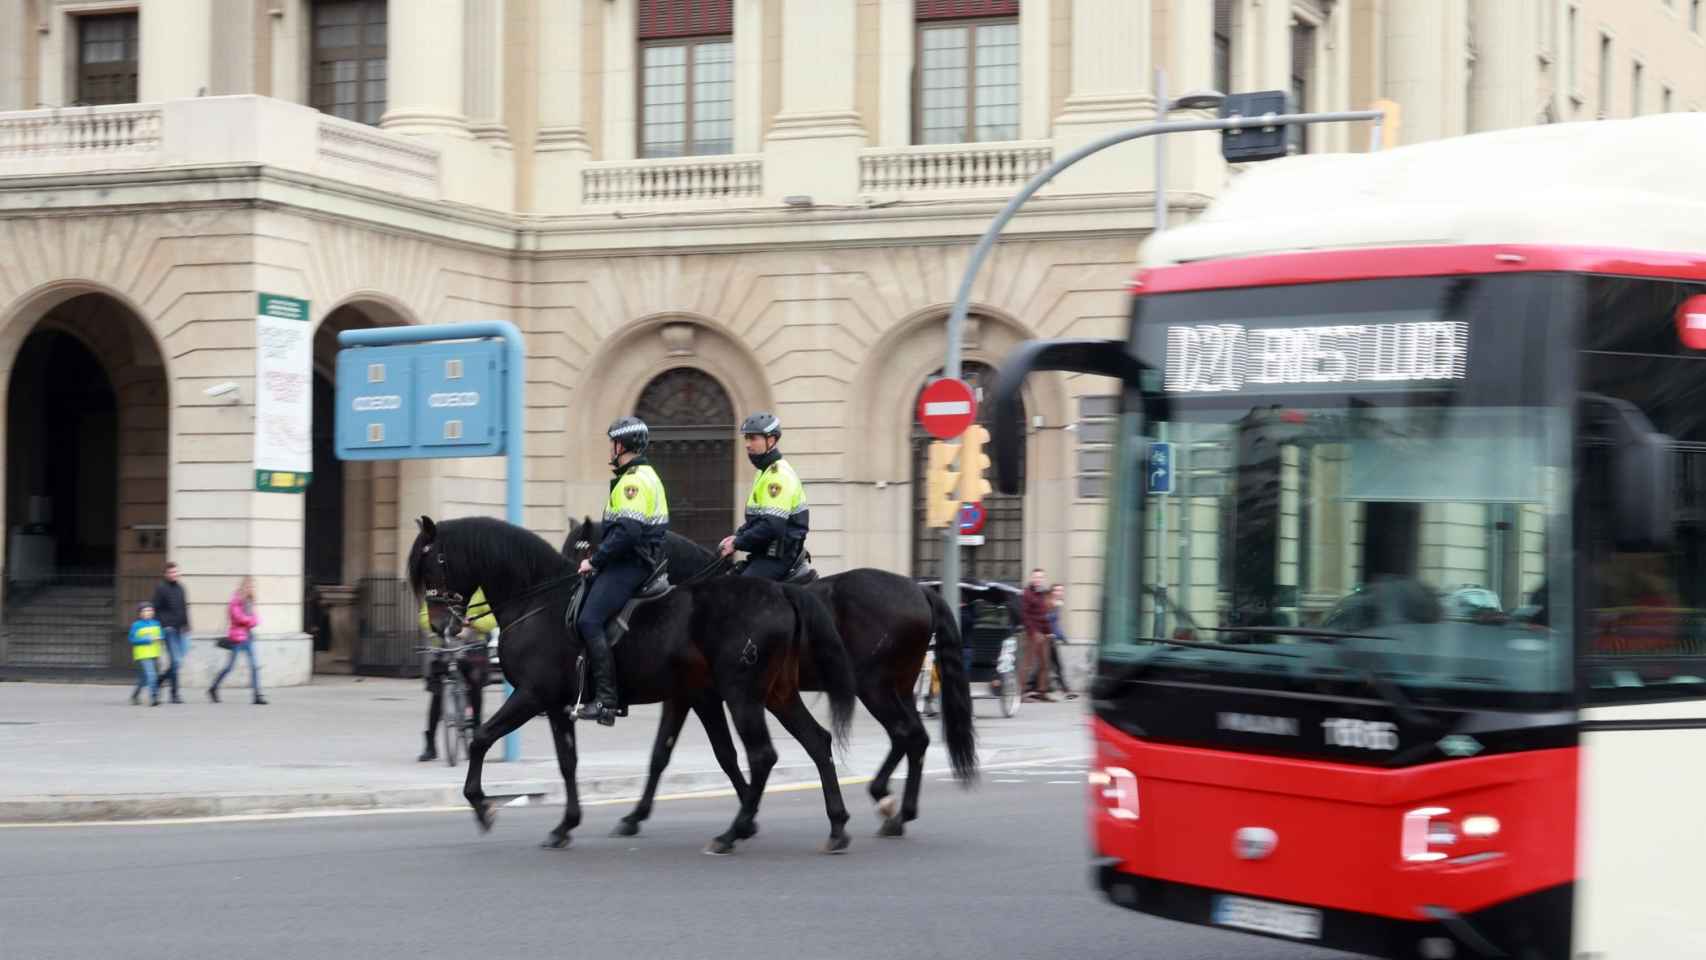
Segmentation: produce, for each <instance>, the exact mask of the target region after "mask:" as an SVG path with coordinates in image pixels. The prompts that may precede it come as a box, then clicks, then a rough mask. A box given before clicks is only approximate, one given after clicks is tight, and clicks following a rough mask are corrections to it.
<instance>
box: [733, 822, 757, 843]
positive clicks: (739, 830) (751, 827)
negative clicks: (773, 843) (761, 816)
mask: <svg viewBox="0 0 1706 960" xmlns="http://www.w3.org/2000/svg"><path fill="white" fill-rule="evenodd" d="M756 836H758V822H757V821H756V820H755V821H753V822H752V823H749V824H746V825H744V826H739V827H736V828H735V839H736V840H751V839H752V838H753V837H756Z"/></svg>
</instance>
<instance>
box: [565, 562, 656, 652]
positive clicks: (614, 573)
mask: <svg viewBox="0 0 1706 960" xmlns="http://www.w3.org/2000/svg"><path fill="white" fill-rule="evenodd" d="M651 572H652V568H651V565H650V564H648V563H646V562H645V561H643V560H641V559H639V558H638V557H634V558H623V559H621V560H613V561H611V563H610V565H609V566H607V567H605V568H604V569H602V570H599V571H598V573H597V574H596V575H594V576H593V578H592V585H591V586H590V587H588V588H587V595H586V600H585V601H584V602H582V603H581V613H580V617H579V618H577V619H576V620H575V629H576V630H578V631H580V635H581V639H582V640H583V641H585V642H587V643H602V642H603V640H604V624H605V623H606V622H608V621H609V620H610V618H611V617H614V616H616V615H617V614H618V613H621V612H622V607H623V605H624V604H626V603H627V602H628V601H629V600H630V599H632V598H633V596H634V592H635V591H637V590H639V589H640V587H641V585H643V584H644V583H645V582H646V578H647V577H648V576H650V575H651Z"/></svg>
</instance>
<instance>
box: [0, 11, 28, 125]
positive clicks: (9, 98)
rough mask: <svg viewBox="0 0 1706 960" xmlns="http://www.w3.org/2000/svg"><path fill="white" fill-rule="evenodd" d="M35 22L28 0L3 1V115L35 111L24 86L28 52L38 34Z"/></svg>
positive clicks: (0, 78) (0, 82)
mask: <svg viewBox="0 0 1706 960" xmlns="http://www.w3.org/2000/svg"><path fill="white" fill-rule="evenodd" d="M31 20H32V18H31V17H30V16H28V14H27V10H26V4H25V0H0V111H6V110H30V109H34V107H35V97H34V96H28V95H26V93H25V87H26V84H25V82H24V76H25V71H24V61H25V59H26V58H25V55H24V52H25V51H26V50H27V49H29V48H28V44H29V41H30V38H31V37H32V36H33V35H34V34H35V29H34V24H33V23H32V22H31ZM32 92H33V91H32Z"/></svg>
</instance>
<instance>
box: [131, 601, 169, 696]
mask: <svg viewBox="0 0 1706 960" xmlns="http://www.w3.org/2000/svg"><path fill="white" fill-rule="evenodd" d="M164 636H165V631H164V630H162V629H160V621H158V620H156V619H154V605H153V604H152V603H144V604H142V605H141V606H140V607H137V608H136V622H135V623H133V624H131V625H130V659H132V660H134V661H136V689H135V690H132V691H131V692H130V702H131V703H133V704H140V703H141V701H140V700H139V699H138V698H139V697H141V696H142V688H143V687H147V688H148V693H149V695H150V696H151V697H152V698H153V703H152V704H150V705H151V706H156V707H158V706H159V705H160V674H159V671H158V670H157V669H156V667H157V665H158V664H159V662H160V640H161V638H162V637H164Z"/></svg>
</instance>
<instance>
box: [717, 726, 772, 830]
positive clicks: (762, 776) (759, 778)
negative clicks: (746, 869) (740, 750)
mask: <svg viewBox="0 0 1706 960" xmlns="http://www.w3.org/2000/svg"><path fill="white" fill-rule="evenodd" d="M725 702H727V703H728V706H729V713H731V714H733V715H734V723H735V732H736V733H738V734H739V735H740V741H741V743H742V744H744V745H745V746H746V764H747V766H748V767H750V768H751V769H752V782H751V783H749V784H748V785H747V788H746V795H745V796H743V797H742V798H741V803H740V812H739V813H737V814H735V819H734V822H733V823H731V824H729V828H728V829H727V830H726V831H724V832H723V833H721V834H719V835H718V836H716V837H714V838H712V840H711V843H710V844H709V845H708V846H706V848H705V852H706V853H711V854H725V853H732V852H734V848H735V841H736V840H739V839H740V838H741V835H742V834H743V833H746V832H747V831H749V830H750V829H751V828H752V824H753V821H755V820H757V819H758V801H759V800H760V799H761V798H763V796H764V782H765V781H766V780H768V779H769V778H770V769H771V768H772V767H774V766H776V746H775V744H773V743H771V742H770V730H769V728H768V727H766V726H765V723H764V704H763V703H761V702H759V701H757V700H745V701H725ZM748 835H750V834H748Z"/></svg>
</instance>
